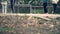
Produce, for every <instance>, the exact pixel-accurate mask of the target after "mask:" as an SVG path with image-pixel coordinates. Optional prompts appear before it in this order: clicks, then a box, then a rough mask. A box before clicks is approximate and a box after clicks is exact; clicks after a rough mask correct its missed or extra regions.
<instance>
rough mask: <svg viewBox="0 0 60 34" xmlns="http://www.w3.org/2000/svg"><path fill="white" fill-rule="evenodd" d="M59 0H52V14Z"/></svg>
mask: <svg viewBox="0 0 60 34" xmlns="http://www.w3.org/2000/svg"><path fill="white" fill-rule="evenodd" d="M58 1H59V0H52V5H53V11H52V12H53V14H54V13H56V8H57V3H58Z"/></svg>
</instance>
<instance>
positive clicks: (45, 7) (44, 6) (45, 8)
mask: <svg viewBox="0 0 60 34" xmlns="http://www.w3.org/2000/svg"><path fill="white" fill-rule="evenodd" d="M43 8H44V13H47V12H48V11H47V3H43Z"/></svg>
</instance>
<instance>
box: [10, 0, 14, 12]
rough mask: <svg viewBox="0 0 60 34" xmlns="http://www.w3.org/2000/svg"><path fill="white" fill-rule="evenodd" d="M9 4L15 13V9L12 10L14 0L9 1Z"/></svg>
mask: <svg viewBox="0 0 60 34" xmlns="http://www.w3.org/2000/svg"><path fill="white" fill-rule="evenodd" d="M10 4H11V9H12V12H13V13H14V12H15V8H14V4H15V0H10Z"/></svg>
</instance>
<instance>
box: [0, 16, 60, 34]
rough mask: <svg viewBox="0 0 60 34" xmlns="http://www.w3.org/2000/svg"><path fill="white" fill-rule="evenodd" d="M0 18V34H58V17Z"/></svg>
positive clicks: (59, 25)
mask: <svg viewBox="0 0 60 34" xmlns="http://www.w3.org/2000/svg"><path fill="white" fill-rule="evenodd" d="M47 18H49V19H50V20H45V19H42V18H40V17H36V16H27V15H25V16H19V15H5V16H0V34H60V17H56V18H50V17H47Z"/></svg>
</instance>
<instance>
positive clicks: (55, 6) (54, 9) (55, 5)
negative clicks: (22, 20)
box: [53, 4, 57, 13]
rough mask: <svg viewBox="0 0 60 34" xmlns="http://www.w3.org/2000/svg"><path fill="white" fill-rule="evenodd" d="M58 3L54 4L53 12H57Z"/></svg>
mask: <svg viewBox="0 0 60 34" xmlns="http://www.w3.org/2000/svg"><path fill="white" fill-rule="evenodd" d="M56 8H57V4H53V11H54V12H53V13H56Z"/></svg>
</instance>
